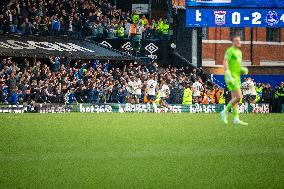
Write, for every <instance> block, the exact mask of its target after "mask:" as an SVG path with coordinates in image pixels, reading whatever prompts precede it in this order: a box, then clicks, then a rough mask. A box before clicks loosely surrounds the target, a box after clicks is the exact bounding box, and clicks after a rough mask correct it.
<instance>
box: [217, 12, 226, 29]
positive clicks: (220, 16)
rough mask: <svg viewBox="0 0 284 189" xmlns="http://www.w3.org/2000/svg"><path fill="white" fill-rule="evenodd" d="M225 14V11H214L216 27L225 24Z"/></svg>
mask: <svg viewBox="0 0 284 189" xmlns="http://www.w3.org/2000/svg"><path fill="white" fill-rule="evenodd" d="M226 13H227V12H226V11H214V15H215V24H216V25H218V26H222V25H224V24H226Z"/></svg>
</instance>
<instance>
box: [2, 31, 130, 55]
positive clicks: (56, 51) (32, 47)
mask: <svg viewBox="0 0 284 189" xmlns="http://www.w3.org/2000/svg"><path fill="white" fill-rule="evenodd" d="M0 56H13V57H35V56H36V57H38V58H49V57H50V56H59V57H70V58H78V59H100V60H101V59H103V60H135V57H133V56H131V55H129V54H127V53H123V52H119V51H115V50H113V49H110V48H106V47H105V46H102V45H99V44H97V43H94V42H90V41H86V40H70V39H67V38H64V37H61V38H57V37H49V38H48V37H46V38H45V37H28V36H21V37H13V36H1V38H0Z"/></svg>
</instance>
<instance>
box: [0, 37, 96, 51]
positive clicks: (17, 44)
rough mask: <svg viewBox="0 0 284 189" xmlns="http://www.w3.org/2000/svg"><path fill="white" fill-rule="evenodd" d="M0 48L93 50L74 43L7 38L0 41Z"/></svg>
mask: <svg viewBox="0 0 284 189" xmlns="http://www.w3.org/2000/svg"><path fill="white" fill-rule="evenodd" d="M0 48H5V49H14V50H18V49H28V50H36V49H43V50H47V51H60V52H62V51H67V52H76V51H82V52H92V53H93V52H94V51H93V50H90V49H87V48H85V47H82V46H79V45H76V44H74V43H59V42H45V41H41V42H38V41H26V42H22V41H15V40H7V41H5V42H0Z"/></svg>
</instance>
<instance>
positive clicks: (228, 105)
mask: <svg viewBox="0 0 284 189" xmlns="http://www.w3.org/2000/svg"><path fill="white" fill-rule="evenodd" d="M232 107H233V105H232V103H231V102H229V104H227V106H226V108H225V111H226V112H229V111H230V110H231V109H232Z"/></svg>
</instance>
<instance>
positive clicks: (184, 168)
mask: <svg viewBox="0 0 284 189" xmlns="http://www.w3.org/2000/svg"><path fill="white" fill-rule="evenodd" d="M240 116H241V118H242V119H243V120H244V121H247V122H249V126H234V125H228V126H225V125H224V124H222V123H221V121H220V120H219V115H218V114H188V113H182V114H170V113H168V114H165V113H164V114H147V113H142V114H137V113H125V114H119V113H110V114H96V113H94V114H81V113H70V114H21V115H20V114H1V115H0V188H3V189H10V188H52V189H53V188H93V189H99V188H121V189H130V188H169V189H178V188H187V189H189V188H202V189H203V188H284V114H282V115H281V114H243V115H240Z"/></svg>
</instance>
